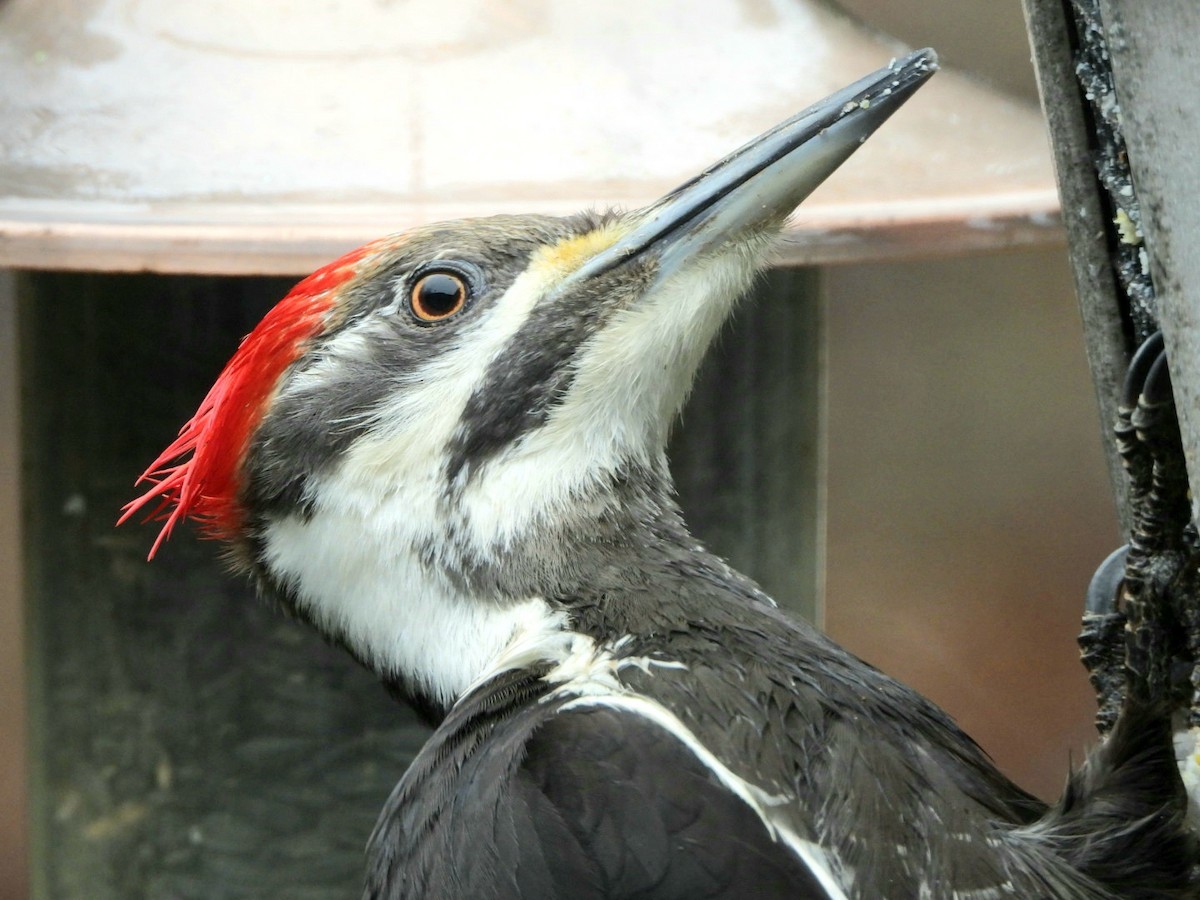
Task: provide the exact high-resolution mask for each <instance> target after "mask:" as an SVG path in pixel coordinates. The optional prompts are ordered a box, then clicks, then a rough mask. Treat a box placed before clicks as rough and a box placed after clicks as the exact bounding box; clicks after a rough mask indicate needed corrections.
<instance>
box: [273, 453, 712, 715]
mask: <svg viewBox="0 0 1200 900" xmlns="http://www.w3.org/2000/svg"><path fill="white" fill-rule="evenodd" d="M532 493H536V492H532ZM568 499H569V502H564V503H563V505H562V506H561V507H555V506H547V507H545V508H542V509H525V510H521V511H519V517H520V521H521V522H523V523H525V525H526V527H524V528H522V529H520V530H508V531H501V532H494V533H487V532H484V534H485V535H486V537H487V539H486V540H480V539H479V537H480V533H481V527H480V521H481V520H482V521H490V520H495V519H496V518H497V515H498V514H497V512H496V509H495V507H496V504H498V503H503V502H507V503H508V504H509V506H510V507H511V506H516V505H519V504H520V503H521V497H508V498H498V497H486V496H483V495H481V494H479V493H478V492H476V494H474V495H473V496H472V497H470V498H464V497H457V498H449V499H447V498H445V497H441V498H439V499H437V500H434V499H432V498H429V497H425V496H422V495H421V494H419V493H418V492H417V491H416V490H415V489H413V488H412V486H407V487H406V488H403V489H402V488H396V487H393V489H391V490H387V491H383V490H379V489H378V486H363V485H357V486H356V485H353V484H350V483H338V484H335V483H330V484H327V485H325V486H323V489H322V490H319V491H316V492H315V494H314V502H313V503H312V504H311V506H310V507H308V508H306V509H305V511H304V513H303V514H299V513H296V514H290V515H286V516H281V517H273V518H271V519H268V520H267V521H266V522H265V523H264V524H263V525H262V527H261V528H260V530H259V539H258V543H259V550H258V553H257V554H256V556H257V561H256V566H257V570H258V574H259V580H260V583H261V584H263V585H265V586H266V587H267V588H268V589H269V590H270V591H271V592H272V593H274V594H276V595H277V596H280V597H281V598H282V599H283V600H284V602H285V603H286V604H287V605H288V606H289V607H291V608H292V609H293V610H294V611H295V612H296V613H297V614H298V615H300V616H301V617H302V618H304V619H307V620H309V621H310V622H312V623H313V624H314V625H315V626H316V627H317V628H318V629H319V630H320V631H321V632H322V633H323V634H325V635H326V637H328V638H329V639H330V640H332V641H333V642H335V643H338V644H340V645H342V646H344V647H345V648H346V649H347V650H349V651H350V652H351V653H352V654H353V655H354V656H355V657H356V658H357V659H358V660H359V661H360V662H362V663H363V664H364V665H366V666H367V667H368V668H370V669H371V670H373V671H374V672H376V674H378V675H379V677H380V678H381V679H382V680H384V681H385V682H387V683H389V684H391V685H394V686H396V688H397V690H398V691H399V692H400V693H403V694H404V695H406V696H407V697H409V698H410V699H411V700H413V701H414V705H416V706H417V707H418V708H420V709H424V710H426V711H429V712H431V713H432V714H433V717H434V718H436V717H437V716H438V714H439V713H440V714H444V712H445V711H447V710H448V709H449V708H450V706H452V705H453V703H454V702H455V701H456V700H457V699H458V698H459V697H461V696H462V695H463V694H464V693H465V692H467V691H468V690H469V689H470V688H471V687H472V686H473V685H475V684H477V683H478V682H479V681H480V679H481V678H485V677H486V676H487V675H488V673H490V672H495V671H497V667H498V665H499V664H500V662H501V661H502V660H511V659H512V658H513V648H514V647H515V646H519V647H521V648H523V650H522V654H523V658H529V659H535V658H537V657H538V655H539V653H541V654H542V655H543V657H544V658H553V656H554V654H555V653H557V652H559V651H560V650H561V649H562V647H563V646H564V645H563V641H562V636H563V635H564V634H566V635H568V636H569V634H570V633H572V632H573V631H574V629H575V620H576V618H577V610H578V608H579V604H580V602H581V600H584V598H586V603H585V605H586V606H588V607H589V609H590V608H592V607H594V606H595V605H596V604H597V603H599V604H601V605H603V606H604V607H605V608H606V609H607V610H608V612H610V613H612V614H614V615H616V616H617V617H618V618H619V620H620V621H621V622H622V623H624V625H623V626H622V627H624V628H625V629H626V633H628V632H629V631H633V630H647V631H649V630H652V629H653V627H654V625H653V620H654V615H653V606H654V604H653V601H652V600H651V601H649V602H645V601H643V602H641V603H634V602H633V601H632V600H631V598H633V597H639V598H641V597H642V596H643V594H644V591H638V590H634V588H635V587H636V586H639V585H640V586H644V585H646V584H648V583H653V582H654V581H655V579H656V578H659V577H660V576H661V573H662V572H663V571H665V570H666V569H668V568H669V567H670V566H671V565H672V563H673V562H678V561H679V560H683V559H685V558H689V557H700V556H706V554H704V551H703V549H702V548H701V547H700V546H699V545H698V543H697V542H696V541H695V539H694V538H692V537H691V535H690V534H689V533H688V531H687V528H686V526H685V525H684V523H683V520H682V517H681V516H680V514H679V510H678V507H677V506H676V504H675V502H674V500H673V486H672V485H671V481H670V476H669V474H668V473H667V468H666V463H665V459H660V460H657V461H655V463H654V464H653V465H650V466H637V465H630V466H625V467H623V468H621V469H620V470H618V471H613V472H609V473H607V474H606V475H604V476H602V477H597V478H596V479H594V480H593V481H592V482H591V483H590V484H588V485H587V490H586V491H583V490H576V491H575V492H573V493H572V495H571V496H570V497H569V498H568ZM507 514H508V516H509V519H510V520H512V519H513V515H514V513H513V510H512V509H509V510H508V511H507ZM594 612H595V610H594V609H593V610H592V612H591V613H589V616H590V618H589V621H590V619H591V618H595V615H594ZM588 630H589V631H593V629H588Z"/></svg>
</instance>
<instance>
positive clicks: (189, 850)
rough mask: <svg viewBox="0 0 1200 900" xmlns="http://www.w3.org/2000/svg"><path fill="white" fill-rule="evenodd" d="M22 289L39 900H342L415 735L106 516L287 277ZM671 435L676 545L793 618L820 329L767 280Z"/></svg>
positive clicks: (276, 622) (802, 559)
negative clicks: (684, 521) (699, 553)
mask: <svg viewBox="0 0 1200 900" xmlns="http://www.w3.org/2000/svg"><path fill="white" fill-rule="evenodd" d="M28 285H29V291H28V292H27V294H25V295H23V305H22V309H21V311H22V315H23V318H24V319H25V321H26V322H27V327H26V328H25V334H24V341H25V343H24V345H23V349H24V350H25V353H24V354H23V356H24V373H25V380H26V384H27V386H28V392H29V396H30V397H31V402H30V404H29V407H28V410H27V413H28V415H27V417H26V421H27V427H26V432H25V441H26V445H27V447H28V457H29V463H30V467H31V473H30V474H31V477H30V480H29V482H28V485H29V487H28V493H29V505H30V510H31V515H30V520H29V528H28V544H29V547H30V553H29V558H30V572H29V584H30V590H29V597H28V601H27V609H28V614H29V616H30V620H31V621H30V635H31V639H30V643H29V646H28V653H29V656H30V667H31V671H32V675H33V677H32V679H31V685H30V705H31V709H32V710H33V715H32V718H33V723H32V724H33V730H34V745H35V747H36V751H35V753H34V757H35V762H36V765H35V767H34V772H33V783H34V787H35V797H36V799H37V802H36V803H35V806H34V809H33V815H32V818H33V829H32V833H33V835H34V842H35V855H34V869H35V875H36V878H37V884H38V891H37V894H36V896H38V897H39V898H47V900H48V898H54V900H71V898H79V900H85V898H86V900H110V898H111V900H118V898H121V900H123V898H127V897H162V898H166V897H170V898H184V900H187V898H196V900H201V898H204V900H207V898H212V897H223V898H247V900H249V898H256V900H257V898H263V897H287V898H289V900H309V898H311V900H317V898H331V897H350V896H355V895H356V893H357V891H358V886H359V884H360V880H361V876H362V869H363V846H364V843H365V841H366V839H367V836H368V834H369V833H370V830H371V827H372V825H373V823H374V819H375V816H376V814H377V813H378V811H379V809H380V808H381V807H382V805H383V802H384V800H385V799H386V797H387V795H388V792H389V791H390V790H391V788H392V786H393V785H394V784H395V783H396V781H397V780H398V779H399V778H400V776H401V774H402V773H403V772H404V769H405V767H406V766H407V764H408V762H409V760H410V759H411V757H412V755H413V754H414V753H415V752H416V750H417V749H418V747H419V746H420V745H421V744H422V743H423V741H424V739H425V736H426V730H425V728H424V727H423V726H422V725H420V724H419V723H418V722H417V721H416V719H415V718H414V717H413V715H412V714H411V713H410V712H409V711H408V710H407V709H406V708H404V707H402V706H399V705H397V704H396V703H394V702H393V701H392V700H391V699H390V698H388V697H387V696H386V695H385V693H384V691H383V690H382V689H381V688H380V687H379V686H378V685H376V684H375V683H374V679H373V678H372V676H370V675H369V674H368V673H366V672H365V671H363V670H361V669H359V668H358V666H357V665H355V664H354V663H353V662H351V661H350V659H349V658H348V657H346V656H345V655H344V654H343V653H342V652H341V651H339V650H335V649H333V648H330V647H327V646H326V645H325V644H323V643H322V642H321V640H320V639H319V638H318V637H317V636H316V635H315V634H313V633H310V631H309V630H308V629H307V628H305V627H302V626H300V625H299V624H297V623H294V622H291V621H288V620H287V619H285V618H284V617H283V616H282V615H280V614H279V613H278V612H277V611H275V610H273V609H271V608H269V607H268V606H267V605H266V604H264V603H261V602H260V601H258V600H257V599H256V598H255V597H254V596H253V594H252V592H251V590H250V588H249V586H248V585H247V584H245V583H244V582H243V581H242V580H241V579H236V578H230V577H226V576H224V575H223V574H222V571H221V566H220V563H219V561H218V555H219V554H218V548H217V547H216V546H215V545H213V544H205V543H201V542H198V541H196V540H195V539H194V538H193V537H192V535H190V534H188V533H187V530H186V529H185V530H184V531H181V532H180V533H178V534H177V536H176V538H175V539H174V540H173V541H171V542H170V543H169V544H167V545H166V546H165V547H164V549H163V551H162V552H161V553H160V555H159V557H158V558H157V559H155V560H154V562H153V563H147V562H146V560H145V555H146V551H147V549H148V547H149V545H150V542H151V540H152V532H153V530H152V529H151V528H137V527H127V528H123V529H120V530H115V529H114V528H113V523H114V520H115V518H116V514H117V510H118V508H119V506H120V504H121V503H122V502H123V501H124V500H126V499H128V498H129V497H130V496H131V495H132V492H133V485H132V480H133V478H134V477H135V476H136V475H137V473H138V472H139V471H141V469H142V468H143V467H144V466H145V464H146V462H147V461H148V460H150V459H152V458H153V457H154V456H155V455H156V453H157V452H158V450H160V449H161V447H162V446H163V445H164V444H165V443H166V442H167V441H168V440H169V439H170V437H171V436H172V434H173V433H174V431H175V430H176V429H177V428H178V426H179V424H180V423H182V422H183V421H184V420H185V419H186V418H187V417H188V416H189V415H190V414H191V412H192V411H193V409H194V407H195V405H196V403H197V402H198V401H199V399H200V398H201V397H202V396H203V394H204V392H205V390H206V389H207V387H208V386H209V384H210V383H211V381H212V379H213V377H214V376H215V374H216V373H217V371H218V370H219V369H220V366H221V364H222V363H223V362H224V360H225V359H226V358H227V357H228V356H229V354H230V353H231V352H232V351H233V349H234V347H235V346H236V345H237V342H238V339H239V338H240V337H241V336H242V335H243V334H245V333H246V332H247V331H248V330H249V329H250V328H251V327H252V325H253V324H254V322H255V321H257V319H258V318H259V317H260V316H261V315H262V314H263V312H265V310H266V309H267V308H268V307H269V306H270V305H271V304H272V303H273V302H274V301H275V300H276V299H278V298H279V297H280V296H282V294H283V293H284V291H285V290H286V288H287V282H286V281H283V280H280V279H264V278H228V277H227V278H215V277H161V276H147V275H142V276H112V275H95V274H92V275H82V274H81V275H63V274H44V275H36V276H30V277H29V279H28ZM759 293H760V294H761V296H760V297H759V298H757V299H756V300H751V301H747V303H746V305H745V306H744V308H743V309H742V310H741V312H740V314H739V316H738V317H737V321H736V322H735V323H734V325H733V327H732V328H731V330H730V331H729V333H727V334H726V335H725V336H724V339H723V340H722V342H721V346H720V349H719V352H718V353H717V354H716V355H715V356H714V358H713V359H711V360H709V362H708V364H707V365H706V367H705V369H704V372H703V374H702V376H701V379H700V382H699V384H698V386H697V390H696V393H695V395H694V396H693V398H692V401H691V402H690V405H689V407H688V410H687V413H686V415H685V420H684V424H683V427H682V429H681V430H680V432H679V434H677V435H676V438H675V442H674V450H675V453H676V456H675V458H674V461H673V462H674V466H675V471H676V475H677V476H678V480H679V483H680V494H681V500H682V502H683V504H684V506H685V508H686V510H687V512H688V514H689V517H690V519H691V520H692V522H693V525H694V526H695V528H696V531H697V533H698V535H699V536H700V537H701V538H702V539H704V540H706V541H707V542H708V543H709V544H710V545H711V546H713V547H714V548H715V549H716V550H717V551H718V552H721V553H722V554H724V555H726V556H727V557H729V558H730V559H732V560H733V562H734V563H735V565H739V566H744V567H745V568H746V570H747V571H748V572H749V573H750V574H752V575H754V576H756V577H758V578H759V579H760V580H761V582H762V583H763V584H764V586H765V587H766V588H767V589H768V590H771V591H773V592H776V593H777V594H778V595H779V596H780V598H781V600H783V601H786V602H788V604H789V605H792V606H793V607H794V608H796V609H799V610H801V611H807V612H809V613H810V614H811V612H812V611H813V610H814V608H815V589H816V582H817V565H816V563H817V560H816V548H817V546H818V544H819V535H820V528H819V526H818V518H817V515H816V513H815V512H814V510H816V509H817V505H816V504H815V503H814V498H816V497H817V495H818V486H817V481H818V473H819V440H818V438H817V436H816V435H815V434H814V433H813V431H812V428H813V426H814V423H815V422H816V421H817V419H818V402H817V401H818V388H819V364H820V353H819V350H820V346H821V341H820V333H819V327H818V326H819V321H820V319H819V314H818V306H817V304H818V300H817V294H816V290H815V276H814V275H813V274H812V273H811V271H807V270H799V271H796V270H792V271H781V272H776V273H773V274H772V275H771V277H770V278H769V279H768V280H767V281H766V282H765V284H764V286H763V287H762V288H761V290H760V292H759Z"/></svg>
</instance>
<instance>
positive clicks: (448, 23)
mask: <svg viewBox="0 0 1200 900" xmlns="http://www.w3.org/2000/svg"><path fill="white" fill-rule="evenodd" d="M703 9H704V14H703V15H697V12H696V7H695V5H694V4H690V3H687V2H685V0H666V2H661V3H655V4H646V3H642V2H638V0H613V2H609V3H604V4H585V3H568V2H563V0H558V2H555V0H509V2H506V3H503V4H497V3H490V2H483V0H462V2H457V3H445V2H435V0H408V2H388V3H384V2H376V0H331V2H328V3H323V4H319V5H317V4H310V5H302V4H297V3H294V2H290V0H263V2H259V3H254V4H247V3H240V2H236V0H198V2H195V3H187V4H163V3H151V2H148V0H87V2H71V3H68V2H66V0H54V2H44V0H7V2H6V3H3V4H0V82H2V83H4V84H5V85H6V86H8V87H7V88H6V90H5V91H4V92H3V93H2V94H0V265H26V266H37V267H72V268H104V269H135V268H153V269H159V270H164V271H186V270H194V271H214V272H216V271H224V272H299V271H303V270H306V269H308V268H310V267H311V266H312V265H314V264H315V263H317V262H320V261H322V260H324V259H327V258H328V257H329V256H330V255H332V254H334V253H336V252H337V251H338V250H341V249H343V248H345V247H347V246H349V245H352V244H354V243H356V242H359V241H361V240H364V239H366V238H368V237H371V236H374V235H377V234H378V233H380V232H385V231H391V230H400V229H403V228H406V227H409V226H411V225H414V224H417V223H419V222H423V221H431V220H437V219H442V218H453V217H458V216H462V215H477V214H487V213H493V212H504V211H535V210H545V211H552V212H566V211H573V210H575V209H578V208H580V207H583V206H588V205H596V204H614V203H615V204H621V205H638V204H641V203H644V202H646V201H648V200H650V199H652V198H653V197H655V196H657V195H658V194H659V193H660V192H661V191H662V190H663V189H665V188H667V187H669V186H671V185H672V184H674V183H676V182H678V181H680V180H682V179H683V178H685V177H687V176H688V175H690V174H691V173H693V172H695V171H696V170H697V169H698V168H699V167H701V166H703V165H705V164H707V163H708V162H710V161H711V160H713V159H715V158H717V157H719V156H720V155H722V154H723V153H725V152H726V151H728V150H729V149H731V148H732V147H734V146H736V145H738V144H739V143H740V142H742V141H743V140H745V139H747V138H749V137H751V136H753V135H754V134H756V133H757V132H759V131H760V130H762V129H763V128H766V127H768V126H770V125H772V124H774V123H775V122H776V121H778V120H779V119H781V118H783V117H785V116H787V115H789V114H791V113H792V112H794V111H796V109H798V108H799V107H802V106H804V105H806V104H807V103H809V102H812V101H814V100H816V99H818V98H819V97H821V96H823V95H824V94H826V93H828V92H829V91H831V90H832V89H834V88H836V87H838V86H840V85H842V84H844V83H847V82H849V81H851V80H853V79H854V78H856V77H858V76H859V75H861V74H863V73H865V72H867V71H869V70H871V69H873V68H875V67H877V66H879V65H881V64H884V63H886V62H887V60H888V59H889V58H890V57H892V56H894V55H896V54H897V53H899V52H900V51H901V49H902V48H901V47H900V46H899V45H897V44H895V43H892V42H889V41H887V40H885V39H884V38H882V37H881V36H880V35H878V34H876V33H873V32H870V31H868V30H866V29H864V28H862V27H860V26H858V25H856V24H855V23H854V22H852V21H851V20H850V19H849V18H848V17H846V16H845V15H844V14H842V13H841V12H840V11H839V10H837V9H836V8H835V7H833V6H832V5H827V4H824V3H819V2H802V0H725V2H715V0H714V2H708V3H705V4H704V8H703ZM1056 212H1057V199H1056V196H1055V193H1054V188H1053V181H1052V175H1051V170H1050V164H1049V157H1048V153H1047V150H1046V144H1045V138H1044V135H1043V130H1042V126H1041V121H1040V117H1039V115H1038V114H1037V111H1036V109H1034V108H1033V107H1031V106H1030V105H1027V104H1023V103H1021V102H1019V101H1016V100H1013V99H1010V98H1008V97H1006V96H1004V95H1002V94H1000V93H998V92H996V91H993V90H991V89H988V88H986V87H984V86H982V85H980V84H977V83H975V82H973V81H971V80H970V79H969V78H966V77H964V76H962V75H961V74H958V73H955V72H953V71H946V72H944V73H943V74H941V75H940V76H939V77H938V78H937V79H935V81H934V82H933V84H932V85H931V86H930V88H929V89H928V90H927V91H924V92H922V96H921V97H919V98H917V100H915V101H914V102H913V103H912V104H910V105H909V106H908V107H907V108H906V109H905V114H904V116H903V117H898V118H897V119H896V121H895V122H894V123H892V125H890V126H889V127H888V128H886V129H884V130H883V131H881V132H880V134H879V135H878V136H877V137H876V138H875V139H873V140H872V141H871V143H870V145H869V146H868V147H866V148H864V150H863V151H862V153H860V154H859V155H858V156H857V157H856V158H855V159H854V160H853V161H851V162H850V163H849V164H847V166H846V167H845V171H844V172H842V173H839V175H838V176H835V178H833V179H831V181H830V182H829V183H828V184H827V185H826V186H824V187H822V188H821V189H820V190H819V191H818V192H817V194H816V195H814V197H813V199H812V200H811V201H810V202H809V203H808V204H807V205H806V206H805V208H804V210H803V211H802V213H801V214H800V215H799V216H798V217H797V220H796V227H795V229H794V240H793V241H791V242H789V244H788V247H787V249H786V250H785V258H786V259H788V260H789V261H806V262H813V261H822V260H831V259H836V260H845V259H862V258H870V257H874V256H878V255H881V254H883V255H889V256H907V255H920V254H924V255H928V254H931V253H947V252H955V251H960V250H965V249H982V248H994V247H998V246H1010V245H1013V244H1021V243H1033V242H1038V241H1045V240H1047V239H1054V238H1056V237H1057V236H1058V233H1059V232H1058V228H1057V220H1056ZM877 236H878V240H876V237H877Z"/></svg>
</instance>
